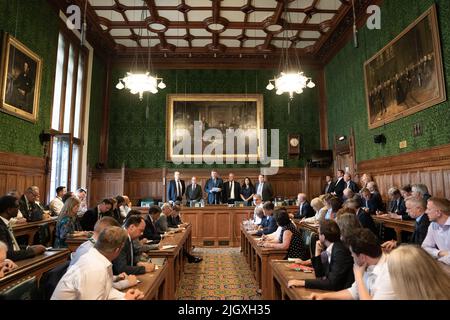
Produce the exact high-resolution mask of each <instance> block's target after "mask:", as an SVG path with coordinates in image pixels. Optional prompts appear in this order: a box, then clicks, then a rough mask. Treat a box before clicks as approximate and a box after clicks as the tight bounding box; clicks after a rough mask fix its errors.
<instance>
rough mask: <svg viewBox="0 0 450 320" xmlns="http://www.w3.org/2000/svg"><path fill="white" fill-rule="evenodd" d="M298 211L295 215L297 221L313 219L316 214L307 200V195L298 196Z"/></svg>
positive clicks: (300, 194)
mask: <svg viewBox="0 0 450 320" xmlns="http://www.w3.org/2000/svg"><path fill="white" fill-rule="evenodd" d="M297 203H298V211H297V212H296V213H295V215H294V218H295V219H304V218H310V217H313V216H314V214H315V212H314V209H313V208H312V207H311V205H310V204H309V202H308V200H307V199H306V194H304V193H299V194H298V195H297Z"/></svg>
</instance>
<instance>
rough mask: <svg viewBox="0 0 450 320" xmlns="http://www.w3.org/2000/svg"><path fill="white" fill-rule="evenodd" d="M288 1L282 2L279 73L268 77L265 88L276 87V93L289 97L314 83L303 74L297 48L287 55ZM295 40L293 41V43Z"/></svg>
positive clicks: (313, 85)
mask: <svg viewBox="0 0 450 320" xmlns="http://www.w3.org/2000/svg"><path fill="white" fill-rule="evenodd" d="M287 7H288V2H287V1H285V3H284V10H285V17H286V19H285V20H284V22H285V23H284V26H283V43H282V47H281V58H280V65H279V70H281V72H280V75H279V76H277V77H275V78H273V79H270V80H269V83H268V84H267V87H266V89H267V90H273V89H276V94H277V95H282V94H283V93H289V98H290V99H293V98H294V93H297V94H301V93H303V91H304V89H306V88H310V89H312V88H314V87H315V86H316V85H315V83H314V82H313V81H312V78H310V77H307V76H305V73H304V72H303V71H302V68H301V65H300V59H299V57H298V53H297V49H296V48H295V46H294V48H293V51H294V55H293V57H290V56H289V45H288V40H287V39H288V34H286V33H287V30H286V27H287V25H289V24H290V16H289V12H288V11H287ZM295 44H296V42H295V41H294V45H295Z"/></svg>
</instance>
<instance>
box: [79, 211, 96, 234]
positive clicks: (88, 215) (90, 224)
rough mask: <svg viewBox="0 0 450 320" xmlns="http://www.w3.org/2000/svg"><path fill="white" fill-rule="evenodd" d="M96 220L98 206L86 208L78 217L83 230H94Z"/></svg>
mask: <svg viewBox="0 0 450 320" xmlns="http://www.w3.org/2000/svg"><path fill="white" fill-rule="evenodd" d="M97 220H98V207H95V208H91V209H88V210H87V211H86V212H85V213H84V215H83V217H81V219H80V224H81V227H82V228H83V230H85V231H92V230H94V226H95V223H96V222H97Z"/></svg>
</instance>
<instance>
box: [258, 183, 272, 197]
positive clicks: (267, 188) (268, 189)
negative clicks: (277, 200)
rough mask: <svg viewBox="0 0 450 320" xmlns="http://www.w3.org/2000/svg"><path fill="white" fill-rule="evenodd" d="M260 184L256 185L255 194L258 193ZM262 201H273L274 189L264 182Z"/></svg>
mask: <svg viewBox="0 0 450 320" xmlns="http://www.w3.org/2000/svg"><path fill="white" fill-rule="evenodd" d="M258 187H259V182H258V183H256V186H255V193H256V192H258ZM262 200H263V201H272V200H273V189H272V185H271V184H270V183H269V182H264V184H263V188H262Z"/></svg>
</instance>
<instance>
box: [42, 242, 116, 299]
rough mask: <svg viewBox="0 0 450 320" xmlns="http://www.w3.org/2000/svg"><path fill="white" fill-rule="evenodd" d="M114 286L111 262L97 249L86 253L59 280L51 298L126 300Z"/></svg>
mask: <svg viewBox="0 0 450 320" xmlns="http://www.w3.org/2000/svg"><path fill="white" fill-rule="evenodd" d="M124 299H125V294H124V293H122V292H120V291H118V290H116V289H114V288H113V272H112V264H111V262H110V261H109V260H108V259H106V258H105V256H104V255H102V254H101V253H100V252H98V251H97V249H95V248H92V249H91V250H89V252H87V253H85V254H84V255H83V256H82V257H81V258H80V259H79V260H78V261H77V262H76V263H75V264H74V265H73V266H71V267H70V268H69V269H68V270H67V272H66V274H65V275H64V276H63V277H62V279H61V280H60V281H59V283H58V285H57V286H56V289H55V291H54V292H53V295H52V298H51V300H124Z"/></svg>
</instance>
